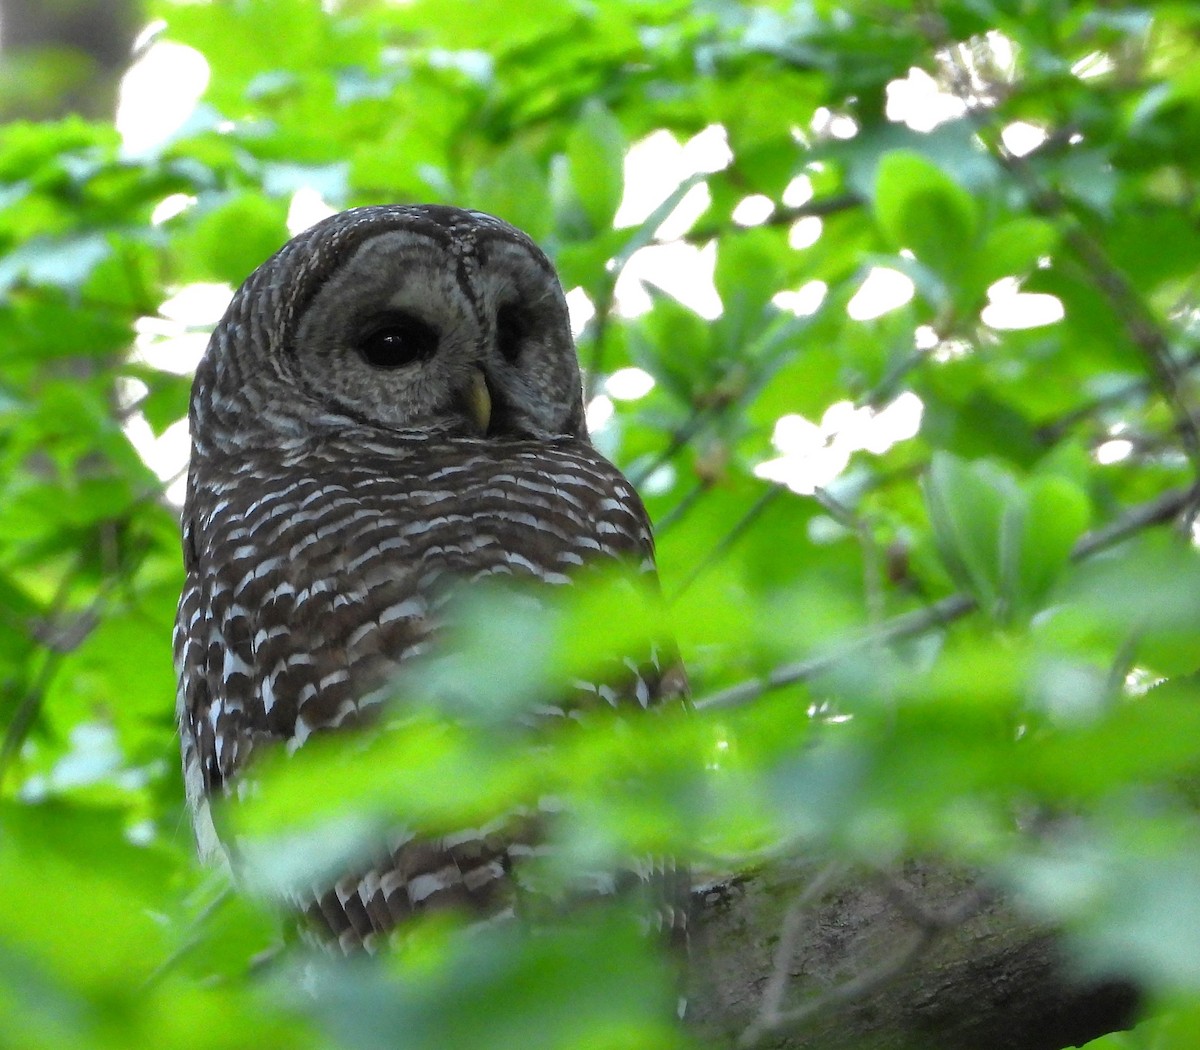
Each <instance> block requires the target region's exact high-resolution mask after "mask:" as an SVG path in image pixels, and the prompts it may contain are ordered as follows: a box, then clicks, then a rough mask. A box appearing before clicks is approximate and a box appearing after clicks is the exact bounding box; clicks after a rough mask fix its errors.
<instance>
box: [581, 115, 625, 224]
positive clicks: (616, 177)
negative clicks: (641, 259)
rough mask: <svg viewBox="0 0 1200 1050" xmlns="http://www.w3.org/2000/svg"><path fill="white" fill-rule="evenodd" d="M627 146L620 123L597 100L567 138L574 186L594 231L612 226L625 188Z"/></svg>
mask: <svg viewBox="0 0 1200 1050" xmlns="http://www.w3.org/2000/svg"><path fill="white" fill-rule="evenodd" d="M627 145H628V144H627V143H626V140H625V133H624V132H623V131H622V130H621V124H620V121H618V120H617V119H616V117H614V116H613V115H612V113H611V112H610V111H609V110H608V109H606V108H605V107H604V106H603V105H602V104H601V103H599V102H595V101H592V102H589V103H588V104H587V105H586V106H585V107H584V110H583V114H582V115H581V117H580V119H579V121H578V123H576V125H575V126H574V127H573V128H572V129H571V133H570V134H569V135H568V136H567V160H568V161H569V163H570V165H571V183H572V185H573V186H574V189H575V193H576V195H577V197H578V199H579V203H580V204H581V205H582V207H583V210H584V212H585V213H586V214H587V217H588V220H589V221H590V223H591V225H592V229H593V230H597V231H603V230H607V229H609V228H610V227H611V226H612V220H613V216H614V215H616V213H617V208H618V206H619V205H620V203H621V194H622V192H623V189H624V178H625V174H624V171H625V169H624V159H625V150H626V148H627Z"/></svg>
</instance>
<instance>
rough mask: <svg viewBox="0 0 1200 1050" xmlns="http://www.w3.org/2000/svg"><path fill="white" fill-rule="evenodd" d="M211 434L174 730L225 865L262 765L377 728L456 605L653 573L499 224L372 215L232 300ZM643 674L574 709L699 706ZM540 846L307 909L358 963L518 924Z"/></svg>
mask: <svg viewBox="0 0 1200 1050" xmlns="http://www.w3.org/2000/svg"><path fill="white" fill-rule="evenodd" d="M189 419H190V424H191V434H192V459H191V467H190V473H189V478H188V489H187V497H186V502H185V505H184V511H183V547H184V560H185V565H186V570H187V578H186V583H185V586H184V590H183V594H182V596H181V599H180V603H179V612H178V617H177V622H176V628H175V639H174V642H175V660H176V667H177V671H178V676H179V691H178V702H177V717H178V723H179V733H180V739H181V746H182V754H183V766H184V779H185V784H186V790H187V797H188V803H189V806H190V808H191V811H192V815H193V821H194V825H195V828H196V833H197V838H198V841H199V843H200V849H201V852H202V854H205V855H208V856H213V855H217V856H220V855H222V854H223V853H224V852H225V847H224V846H223V845H222V843H221V841H220V838H219V836H218V834H217V831H216V828H215V827H214V824H213V819H212V813H211V810H210V806H209V800H210V798H212V797H214V796H220V795H222V794H225V793H228V792H230V791H231V790H234V789H236V787H237V784H238V781H239V777H241V776H244V775H245V770H246V767H247V764H248V763H249V762H250V760H251V758H252V756H254V755H256V754H258V753H259V752H261V751H264V750H266V749H271V748H283V749H286V750H287V751H289V752H290V751H294V750H295V749H297V748H299V747H301V746H302V745H303V744H304V742H305V741H306V740H307V739H308V738H309V737H310V736H312V735H313V734H321V733H325V732H328V731H332V730H337V729H340V728H341V729H344V728H347V727H351V726H362V725H363V724H364V723H370V721H371V719H372V715H373V712H374V707H375V705H376V704H377V702H378V700H379V697H380V696H381V695H383V694H384V693H386V692H387V690H385V689H381V687H382V686H384V685H386V684H387V683H388V682H401V683H402V681H403V675H402V672H403V670H404V668H405V667H406V666H407V665H408V664H409V662H410V661H414V660H419V659H421V658H422V657H423V656H424V655H425V654H428V653H429V652H430V651H431V650H433V651H436V650H437V647H438V645H439V639H440V638H442V637H443V633H444V624H443V623H442V612H443V603H444V596H445V594H446V593H448V590H449V588H448V586H447V585H448V584H450V583H452V582H454V581H476V580H480V579H483V578H485V577H489V576H496V575H507V576H511V577H515V578H517V579H522V580H528V581H531V582H533V583H534V584H535V586H536V587H544V588H552V587H555V586H558V585H563V584H567V583H568V582H569V581H570V580H571V579H572V576H573V574H575V573H576V572H577V570H579V569H580V568H581V567H583V566H587V565H590V564H596V563H604V562H613V561H620V562H625V563H630V564H632V565H633V566H634V571H635V572H639V573H645V574H651V575H652V574H653V573H654V571H655V569H654V550H653V540H652V537H651V531H650V525H649V522H648V520H647V517H646V513H645V511H644V509H643V507H642V504H641V502H640V500H639V499H638V496H637V494H636V493H635V491H634V489H633V487H632V486H631V485H630V484H629V482H628V481H626V480H625V478H624V477H622V475H621V474H620V473H619V472H618V471H617V470H616V468H615V467H613V466H612V465H611V464H610V463H609V462H608V461H607V460H605V459H604V457H603V456H601V455H600V454H599V453H598V452H597V451H596V450H595V449H594V448H593V447H592V445H591V444H590V442H589V440H588V435H587V429H586V425H585V421H584V405H583V397H582V386H581V381H580V370H579V363H578V359H577V356H576V352H575V348H574V345H573V342H572V338H571V332H570V327H569V324H568V318H567V308H566V302H565V299H564V297H563V292H562V289H561V287H560V285H559V282H558V279H557V277H556V275H555V272H554V270H553V268H552V266H551V264H550V262H549V261H548V260H547V258H546V256H545V255H544V254H543V253H542V252H541V251H540V250H539V249H538V248H537V247H536V246H535V245H534V244H533V242H532V241H531V240H530V239H529V238H528V237H527V236H526V235H525V234H523V233H522V232H520V231H519V230H517V229H515V228H513V227H512V226H510V225H508V224H507V223H505V222H502V221H501V220H499V219H496V218H494V217H492V216H490V215H485V214H482V213H480V212H474V211H464V210H460V209H458V208H451V207H443V206H433V205H428V206H399V205H397V206H377V207H365V208H355V209H353V210H350V211H347V212H344V213H342V214H340V215H335V216H332V217H331V218H329V219H327V220H325V221H323V222H320V223H318V224H317V225H316V226H314V227H312V228H311V229H309V230H308V231H306V232H305V233H302V234H300V235H299V236H297V237H295V238H294V239H293V240H291V241H290V242H289V243H287V244H286V245H285V246H284V247H283V248H281V249H280V250H279V251H278V252H277V253H276V254H275V255H274V256H272V257H271V258H270V259H268V260H267V261H266V262H265V263H263V265H262V266H260V267H259V268H258V269H257V270H256V271H255V272H254V273H253V274H252V275H251V276H250V277H249V278H248V279H247V280H246V282H245V284H243V286H242V287H241V289H240V290H239V291H238V292H237V294H236V295H235V296H234V298H233V300H232V302H231V304H230V306H229V308H228V311H227V312H226V314H225V316H224V318H223V319H222V320H221V322H220V324H219V325H218V326H217V328H216V330H215V332H214V333H213V336H212V339H211V341H210V343H209V346H208V350H207V352H206V354H205V356H204V358H203V360H202V362H201V363H200V366H199V368H198V370H197V373H196V379H195V384H194V387H193V391H192V399H191V407H190V413H189ZM543 593H549V592H543ZM615 655H618V656H619V655H622V654H615ZM624 662H625V664H627V665H628V666H629V667H630V668H631V669H632V670H633V673H632V674H627V675H626V676H625V678H624V680H623V681H622V682H620V683H611V682H600V683H596V684H595V685H593V686H591V687H590V690H584V689H583V687H582V686H580V687H579V689H580V690H581V691H582V693H586V696H585V697H584V698H583V699H580V696H575V697H574V698H572V699H570V700H564V702H563V704H562V705H561V706H560V707H559V708H558V713H560V714H561V713H562V712H563V711H567V710H571V709H573V708H578V707H579V706H580V705H583V706H585V707H586V705H587V704H588V703H589V702H590V703H591V704H592V705H593V706H600V707H603V706H605V705H606V704H607V705H612V706H614V707H617V708H627V709H629V710H630V711H631V712H632V711H636V710H640V709H642V708H647V707H652V706H655V705H658V704H660V703H661V702H663V701H669V702H672V703H683V702H684V701H683V700H682V699H681V698H682V695H683V691H684V690H683V683H682V676H681V674H680V673H679V672H678V669H677V665H674V664H673V661H672V662H670V664H671V665H670V666H668V663H669V662H668V661H666V660H661V661H660V660H659V658H658V656H657V654H646V656H645V657H636V658H631V659H629V660H626V661H624ZM397 691H399V692H400V694H401V695H400V697H399V698H398V700H397V699H393V700H392V701H391V702H393V703H395V702H399V703H402V702H403V695H402V686H401V687H398V690H397ZM469 775H470V771H469V770H464V776H469ZM397 818H398V826H403V814H398V815H397ZM521 834H523V832H519V831H514V830H512V828H511V827H508V828H507V829H502V830H501V831H500V832H497V831H496V829H495V828H492V829H490V830H486V829H485V830H483V831H480V830H469V829H464V830H463V832H462V833H461V834H454V835H449V836H444V837H435V836H429V837H424V838H423V837H421V836H420V835H413V834H411V833H410V832H406V833H404V834H401V835H399V836H398V837H397V838H395V839H393V840H392V841H391V842H390V843H389V844H388V845H387V847H386V848H385V849H382V850H381V851H380V852H379V853H377V854H374V855H372V857H371V858H369V859H364V861H363V864H361V865H360V866H358V867H356V868H355V869H354V870H352V871H347V872H345V873H344V875H343V876H342V877H341V878H338V879H336V880H335V881H333V883H332V884H331V885H327V886H316V887H313V892H312V895H311V897H310V898H308V901H307V909H306V910H307V912H308V914H309V916H310V918H311V919H312V921H313V922H314V923H316V924H317V925H318V926H319V927H321V928H322V930H323V931H324V933H325V934H326V935H327V936H329V937H330V938H332V939H334V940H336V942H337V943H338V944H340V945H341V946H342V947H344V948H345V949H346V950H351V949H353V948H355V947H357V946H360V945H366V946H368V947H371V946H373V944H374V943H375V942H376V941H377V939H378V938H379V936H380V935H381V934H383V933H385V932H386V931H388V930H389V929H391V928H392V927H394V926H395V925H396V924H398V923H400V922H402V921H404V920H405V919H406V918H407V917H408V916H410V915H412V914H413V913H417V912H421V911H423V910H425V909H429V908H436V907H440V906H457V907H461V908H464V909H466V910H467V911H469V912H472V913H474V914H476V915H481V916H491V915H496V914H501V913H503V912H505V910H506V909H511V908H512V902H513V897H514V894H513V890H512V882H513V879H514V870H517V871H518V872H519V867H520V861H519V854H520V853H521V849H526V851H527V850H528V846H529V843H528V842H518V841H517V839H518V838H519V837H520V836H521ZM518 847H521V848H518ZM660 875H661V872H660ZM672 894H674V896H672ZM667 896H668V897H669V898H671V899H669V900H666V901H665V908H664V909H663V911H662V913H663V914H665V915H666V921H667V923H668V925H672V924H673V925H676V926H678V925H681V924H682V922H683V914H684V912H683V909H682V908H677V907H675V905H676V904H678V903H680V900H681V898H680V897H679V895H678V890H675V891H671V892H670V893H668V894H667Z"/></svg>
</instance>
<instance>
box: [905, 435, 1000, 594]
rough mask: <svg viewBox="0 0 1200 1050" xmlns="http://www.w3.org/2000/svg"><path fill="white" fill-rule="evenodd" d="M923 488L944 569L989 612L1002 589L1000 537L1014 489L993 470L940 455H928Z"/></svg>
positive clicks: (983, 465)
mask: <svg viewBox="0 0 1200 1050" xmlns="http://www.w3.org/2000/svg"><path fill="white" fill-rule="evenodd" d="M923 487H924V490H925V502H926V506H927V508H928V511H929V520H930V523H931V525H932V526H933V536H934V541H935V543H936V544H937V549H938V553H939V554H940V555H941V558H942V562H943V563H944V565H945V567H946V570H947V571H948V572H949V573H950V575H951V577H952V578H953V579H954V581H955V582H956V583H957V584H958V585H959V586H960V587H961V588H962V589H963V590H965V591H967V592H968V593H969V594H971V595H973V596H974V597H975V598H976V599H977V600H978V601H979V603H980V604H981V605H982V606H983V607H984V608H985V609H989V610H993V611H995V610H996V608H997V602H998V600H999V599H1000V598H1001V596H1002V589H1003V588H1002V583H1001V532H1002V528H1003V522H1004V521H1005V519H1006V515H1010V514H1012V513H1013V511H1012V509H1011V508H1012V506H1013V504H1014V501H1020V500H1021V494H1020V492H1019V490H1018V489H1017V488H1016V486H1015V484H1013V483H1012V481H1011V479H1009V478H1006V477H1005V476H1004V475H1002V474H999V473H998V472H997V471H996V469H995V468H994V467H990V466H989V465H988V464H986V463H982V462H981V463H967V462H965V461H963V460H960V459H958V458H956V457H954V456H951V455H949V454H948V453H944V452H938V453H935V454H934V457H933V460H932V462H931V463H930V466H929V472H928V473H927V474H926V476H925V478H924V480H923ZM1017 506H1019V502H1018V503H1017Z"/></svg>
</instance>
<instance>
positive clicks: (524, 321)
mask: <svg viewBox="0 0 1200 1050" xmlns="http://www.w3.org/2000/svg"><path fill="white" fill-rule="evenodd" d="M529 328H530V325H529V316H528V315H527V314H526V313H525V311H524V310H522V309H521V308H520V307H519V306H517V305H516V304H513V303H510V304H509V305H508V306H502V307H500V309H499V310H498V311H497V313H496V346H497V347H498V348H499V350H500V353H501V354H502V355H503V357H504V360H505V361H507V362H508V363H509V364H510V365H515V364H516V363H517V358H519V357H520V356H521V345H522V344H523V343H524V342H525V337H526V336H527V335H528V334H529Z"/></svg>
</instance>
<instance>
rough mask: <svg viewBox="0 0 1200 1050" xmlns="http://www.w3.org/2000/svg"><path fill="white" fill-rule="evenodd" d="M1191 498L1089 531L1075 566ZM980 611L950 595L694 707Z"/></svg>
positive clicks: (746, 694)
mask: <svg viewBox="0 0 1200 1050" xmlns="http://www.w3.org/2000/svg"><path fill="white" fill-rule="evenodd" d="M1191 494H1192V493H1191V489H1172V490H1171V491H1169V492H1165V493H1163V495H1161V496H1159V497H1158V498H1157V499H1153V500H1150V501H1149V502H1147V503H1143V504H1140V505H1138V506H1137V507H1134V508H1133V509H1132V510H1130V511H1129V512H1128V513H1126V514H1124V515H1122V516H1121V517H1120V518H1118V519H1117V520H1116V521H1113V522H1110V523H1109V524H1108V525H1105V526H1104V527H1102V528H1099V529H1095V530H1094V531H1092V532H1089V533H1088V534H1087V535H1086V536H1084V537H1082V538H1081V539H1080V540H1079V542H1078V543H1076V544H1075V546H1074V548H1073V549H1072V551H1071V561H1073V562H1079V561H1084V560H1086V559H1087V558H1090V557H1092V556H1093V555H1095V554H1097V553H1099V552H1100V551H1102V550H1104V549H1105V548H1107V547H1111V546H1112V545H1113V544H1114V543H1119V542H1120V541H1121V540H1123V539H1125V538H1126V537H1127V536H1131V535H1133V534H1134V533H1135V532H1140V531H1141V530H1142V529H1145V528H1148V527H1150V526H1152V525H1160V524H1162V523H1164V522H1166V521H1169V520H1171V519H1172V518H1174V517H1175V516H1176V515H1177V514H1179V513H1180V512H1181V511H1182V510H1183V509H1184V508H1185V507H1187V506H1188V503H1189V500H1190V498H1191ZM978 607H979V603H978V602H977V601H976V600H975V599H974V598H973V597H971V596H970V595H968V594H962V593H959V594H951V595H949V596H948V597H946V598H943V599H941V601H938V602H934V604H933V605H930V606H928V607H927V608H924V609H917V610H915V611H913V612H909V613H904V614H903V615H900V616H895V617H893V618H892V619H890V620H887V621H885V622H884V623H882V624H881V625H880V626H879V627H878V628H877V629H875V630H870V631H865V632H863V633H861V634H859V635H858V636H856V637H851V638H847V639H845V640H843V641H842V642H840V643H839V644H837V645H836V646H834V647H833V648H831V649H829V650H828V651H826V652H824V653H819V654H818V655H816V656H813V657H810V658H809V659H807V660H798V661H796V662H795V663H790V664H782V665H780V666H779V667H776V668H775V669H774V670H773V671H771V672H770V673H769V674H766V675H763V676H762V677H761V678H751V679H748V680H747V681H745V682H739V683H738V684H737V685H732V686H730V687H729V688H727V689H721V690H719V691H717V692H715V693H710V694H709V695H708V696H706V697H703V698H701V699H699V700H697V701H695V702H694V705H693V706H694V707H695V708H696V710H700V711H716V710H721V709H723V708H729V707H737V706H740V705H741V704H744V703H747V702H748V701H750V700H753V699H755V698H756V697H758V696H761V695H762V694H763V693H766V692H769V691H770V690H772V689H780V688H782V687H784V686H788V685H794V684H796V683H798V682H804V681H807V680H808V679H810V678H815V677H816V676H818V675H820V674H823V673H824V672H826V671H829V670H830V669H831V668H834V667H836V666H837V665H838V664H840V663H842V662H843V661H845V660H846V659H848V658H849V657H851V656H853V655H854V654H855V653H858V652H861V651H862V650H863V649H871V648H875V647H880V646H884V645H887V644H889V643H891V642H898V641H900V640H902V639H904V638H913V637H916V636H917V635H922V634H925V633H926V632H928V631H931V630H933V629H934V628H935V627H944V626H946V625H947V624H950V623H953V622H954V621H955V620H961V619H962V618H963V617H964V616H966V615H967V614H968V613H972V612H974V611H975V610H976V609H977V608H978Z"/></svg>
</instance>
